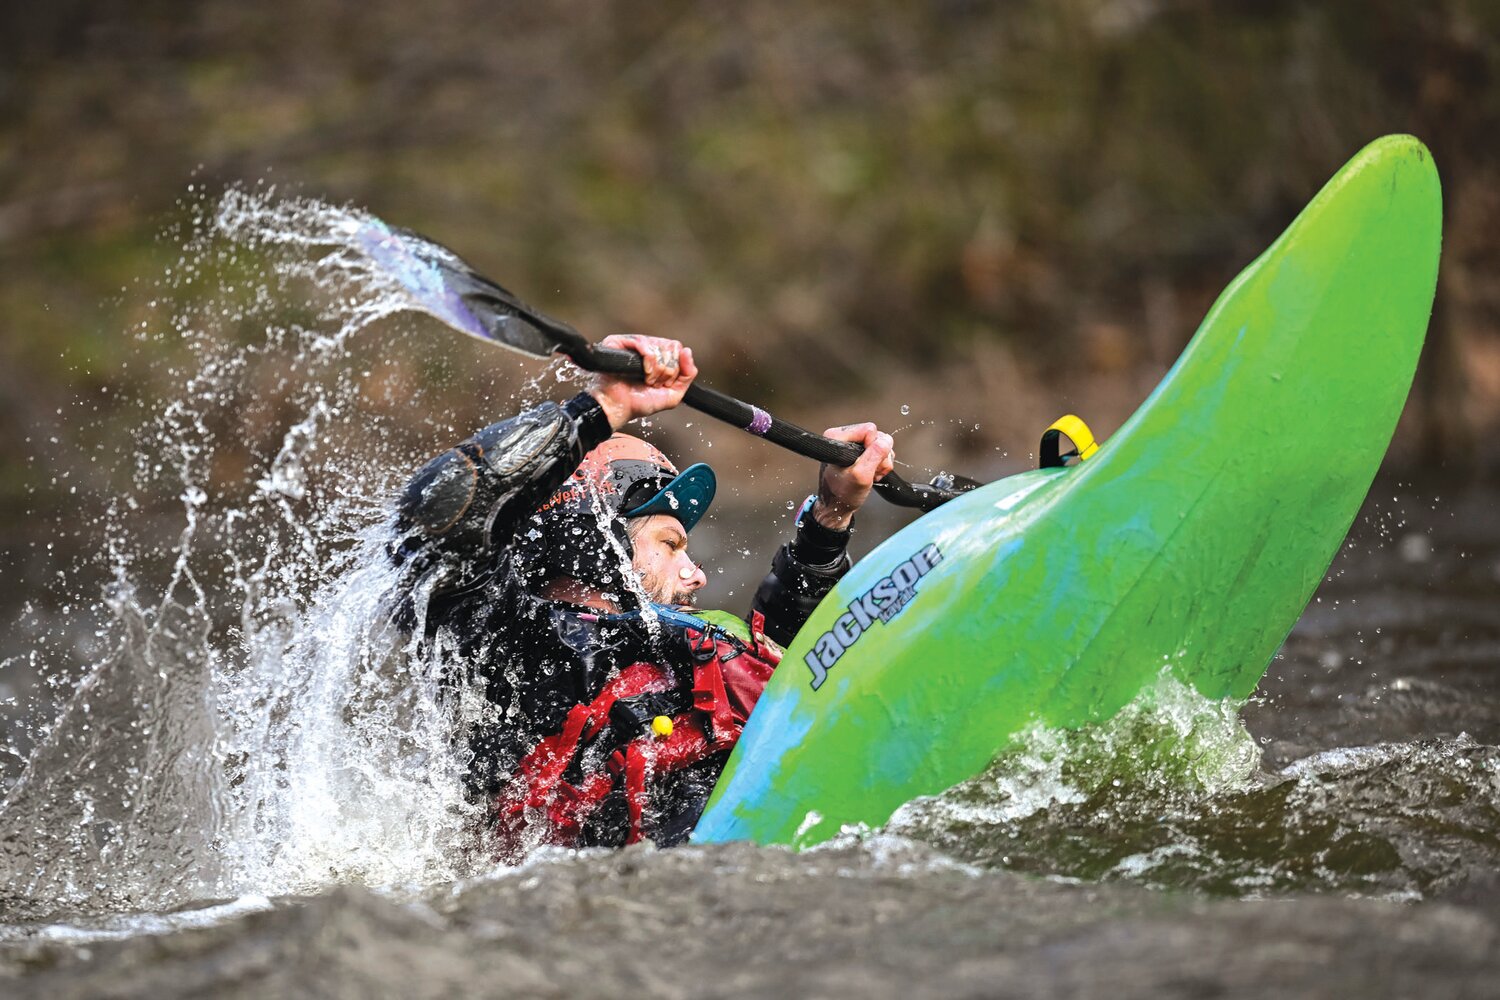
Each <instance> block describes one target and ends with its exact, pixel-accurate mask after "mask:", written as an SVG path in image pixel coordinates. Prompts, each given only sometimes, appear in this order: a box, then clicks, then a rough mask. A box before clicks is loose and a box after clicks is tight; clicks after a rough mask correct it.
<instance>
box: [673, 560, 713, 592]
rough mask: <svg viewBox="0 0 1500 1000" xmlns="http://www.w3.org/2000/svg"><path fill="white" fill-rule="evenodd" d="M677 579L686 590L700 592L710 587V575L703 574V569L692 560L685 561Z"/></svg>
mask: <svg viewBox="0 0 1500 1000" xmlns="http://www.w3.org/2000/svg"><path fill="white" fill-rule="evenodd" d="M677 579H678V580H680V581H681V582H682V586H683V589H684V590H698V589H699V588H701V587H706V586H708V575H707V574H706V573H704V572H703V567H702V566H699V565H698V564H697V563H695V562H693V561H692V560H691V559H688V560H684V562H683V565H682V567H681V568H680V569H678V571H677Z"/></svg>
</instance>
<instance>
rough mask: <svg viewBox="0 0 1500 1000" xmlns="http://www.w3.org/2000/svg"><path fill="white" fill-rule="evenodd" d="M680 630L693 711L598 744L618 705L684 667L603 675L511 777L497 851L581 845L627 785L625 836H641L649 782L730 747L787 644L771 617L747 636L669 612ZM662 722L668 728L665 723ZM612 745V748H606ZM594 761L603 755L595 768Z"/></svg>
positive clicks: (668, 686) (518, 855) (512, 858)
mask: <svg viewBox="0 0 1500 1000" xmlns="http://www.w3.org/2000/svg"><path fill="white" fill-rule="evenodd" d="M665 624H666V625H668V626H669V627H679V628H681V629H682V633H683V636H684V638H685V639H686V640H687V647H688V655H689V657H690V658H691V660H692V673H691V679H692V687H691V688H690V689H687V690H684V691H683V693H685V694H690V695H691V705H692V707H691V708H690V709H686V710H684V711H679V712H676V713H674V714H673V715H672V716H670V719H671V727H670V730H669V732H667V733H666V734H665V735H659V734H658V733H657V732H654V731H653V730H652V729H651V728H647V730H646V732H645V733H644V734H642V735H639V736H633V737H632V738H628V739H625V740H623V741H621V742H617V743H615V742H614V739H616V738H617V737H618V734H614V733H610V736H611V739H610V742H612V743H614V745H613V749H612V750H611V749H610V747H609V746H602V747H599V748H598V749H599V751H600V752H598V753H588V751H594V750H595V746H594V744H595V742H596V738H598V737H600V735H601V733H605V732H606V726H607V724H609V723H610V721H611V718H610V710H611V709H612V708H614V707H615V704H616V702H619V701H621V700H623V699H628V698H636V697H638V696H641V695H649V694H658V693H667V692H673V691H677V690H679V689H681V688H682V687H683V685H682V682H680V681H678V680H676V678H677V677H678V676H684V675H685V673H686V672H685V671H677V672H674V671H673V670H671V669H669V668H668V667H665V666H662V665H660V664H654V663H632V664H630V665H629V666H627V667H625V668H623V669H622V670H620V671H619V673H617V674H615V676H613V677H612V678H610V680H609V681H607V682H606V683H605V685H604V687H603V688H602V689H601V690H600V692H599V693H598V694H597V695H596V696H595V697H594V699H593V700H592V701H590V702H588V703H587V704H578V705H574V706H573V708H572V709H571V710H569V712H568V715H567V718H566V720H565V721H564V723H563V727H562V729H561V731H559V732H556V733H553V734H551V735H549V736H546V737H544V738H543V739H542V740H541V741H540V742H539V743H538V744H537V745H536V747H535V748H533V749H532V751H531V752H530V753H528V754H527V755H526V756H525V757H523V758H522V759H521V762H520V763H519V764H518V765H517V766H516V769H515V771H514V772H512V774H511V779H510V782H509V783H508V784H507V785H506V787H505V789H504V791H502V792H501V793H500V795H499V797H498V798H497V800H496V802H495V832H496V837H497V847H498V849H499V855H500V858H501V859H502V860H504V861H506V862H508V863H511V864H514V863H517V862H519V861H520V860H521V859H522V858H523V857H524V856H525V855H526V853H527V852H528V851H529V850H530V849H532V848H535V847H539V846H541V845H543V844H551V845H556V846H560V847H574V846H577V844H578V841H579V837H580V834H581V833H582V832H583V829H584V824H585V823H586V822H587V821H588V819H589V816H590V814H591V813H593V812H594V810H595V809H597V808H598V806H599V805H600V803H602V802H603V801H604V799H605V798H606V796H608V795H609V794H610V793H611V792H613V791H614V790H615V788H617V787H619V788H621V789H623V792H624V797H625V805H626V810H627V814H628V817H629V826H628V831H627V834H626V841H625V842H626V843H627V844H634V843H637V842H638V841H640V839H641V838H642V836H643V821H644V819H645V817H646V810H647V804H648V802H649V800H650V795H649V791H650V786H651V783H652V781H653V780H654V779H659V778H661V777H664V776H666V775H668V774H671V773H673V772H675V771H679V770H681V769H683V768H686V767H688V766H690V765H692V764H696V763H698V762H699V761H701V760H703V759H704V758H706V757H709V756H711V755H712V754H716V753H719V752H720V751H723V750H728V749H729V748H731V747H733V746H734V744H735V742H736V741H738V740H739V738H740V731H741V730H742V729H743V728H744V725H745V722H746V720H747V719H749V718H750V712H751V710H753V709H754V708H755V702H756V700H757V699H759V698H760V693H761V691H763V690H764V689H765V686H766V682H767V681H768V680H770V678H771V674H772V672H773V671H775V669H776V665H777V664H778V663H780V662H781V655H782V651H781V649H780V647H778V646H777V645H776V644H775V643H773V642H771V641H770V640H769V639H767V638H766V637H765V634H764V629H765V619H764V617H763V616H762V615H761V614H760V612H758V611H757V612H755V613H754V614H752V616H751V620H750V630H749V641H748V642H746V641H744V640H742V639H741V638H739V637H738V636H736V635H733V634H731V633H730V632H729V631H727V630H726V629H725V628H723V627H721V626H720V625H717V624H713V623H711V622H709V621H706V620H704V619H702V618H699V617H697V616H696V615H687V614H683V613H681V612H673V613H672V614H671V616H670V618H669V619H667V620H666V622H665ZM661 728H663V729H666V728H667V727H666V726H662V727H661ZM604 750H609V751H610V752H609V753H608V754H605V753H603V752H602V751H604ZM576 760H582V761H583V763H584V771H583V774H582V777H581V778H579V779H578V780H576V781H573V782H569V781H565V780H563V776H564V774H566V773H567V772H568V770H569V769H570V768H571V767H572V766H573V764H574V762H575V761H576ZM590 761H599V763H594V764H592V766H589V763H590Z"/></svg>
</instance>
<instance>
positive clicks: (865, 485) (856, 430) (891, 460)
mask: <svg viewBox="0 0 1500 1000" xmlns="http://www.w3.org/2000/svg"><path fill="white" fill-rule="evenodd" d="M823 433H824V434H825V435H826V436H828V437H831V438H833V439H834V440H835V441H853V442H854V443H855V444H857V445H859V446H861V447H862V448H864V454H862V455H860V456H859V459H858V460H857V461H856V462H855V463H854V464H853V465H851V466H849V467H848V468H847V469H841V468H839V467H838V466H836V465H825V466H823V470H822V472H821V473H820V474H819V476H818V499H817V501H816V502H815V503H814V504H813V507H812V515H813V517H814V518H815V519H816V520H817V522H818V523H819V524H821V525H822V526H823V527H825V528H832V529H833V530H835V531H842V530H844V529H845V528H847V527H849V522H850V520H852V519H853V517H854V512H855V511H857V510H859V508H861V507H863V506H864V503H865V501H866V500H868V499H869V498H870V488H871V487H872V486H874V485H875V483H876V482H877V481H879V480H880V479H882V478H884V477H885V475H886V473H888V472H890V471H891V470H892V469H894V468H895V467H896V451H895V447H896V446H895V442H894V441H892V440H891V436H890V435H889V434H887V433H885V432H884V431H882V430H881V429H880V428H878V427H876V426H875V425H874V424H869V423H866V424H851V425H849V426H847V427H830V428H828V429H827V430H826V431H824V432H823Z"/></svg>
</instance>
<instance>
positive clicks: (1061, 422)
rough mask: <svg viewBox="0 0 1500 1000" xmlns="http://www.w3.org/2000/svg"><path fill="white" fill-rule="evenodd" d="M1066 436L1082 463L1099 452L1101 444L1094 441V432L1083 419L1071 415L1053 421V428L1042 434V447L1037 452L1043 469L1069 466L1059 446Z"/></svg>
mask: <svg viewBox="0 0 1500 1000" xmlns="http://www.w3.org/2000/svg"><path fill="white" fill-rule="evenodd" d="M1064 435H1066V436H1067V438H1068V440H1070V441H1072V442H1073V447H1074V449H1075V452H1076V454H1077V455H1078V460H1079V461H1080V462H1083V461H1086V460H1087V459H1088V458H1089V457H1090V456H1091V455H1093V454H1094V452H1096V451H1098V450H1099V442H1098V441H1095V440H1094V432H1093V431H1091V430H1089V425H1088V424H1086V423H1084V422H1083V419H1082V418H1081V417H1077V416H1074V415H1073V414H1071V413H1069V414H1067V415H1065V416H1061V417H1058V418H1057V419H1056V420H1054V421H1052V426H1051V427H1048V428H1047V429H1046V430H1045V431H1043V432H1042V446H1041V448H1040V449H1038V452H1037V457H1038V458H1039V459H1040V465H1041V467H1042V468H1044V469H1056V468H1060V467H1061V466H1063V465H1066V464H1067V461H1066V459H1067V457H1068V456H1067V455H1064V454H1063V453H1062V449H1061V447H1060V446H1059V444H1058V441H1059V439H1060V438H1062V437H1063V436H1064ZM1075 452H1069V453H1068V454H1069V455H1071V454H1074V453H1075Z"/></svg>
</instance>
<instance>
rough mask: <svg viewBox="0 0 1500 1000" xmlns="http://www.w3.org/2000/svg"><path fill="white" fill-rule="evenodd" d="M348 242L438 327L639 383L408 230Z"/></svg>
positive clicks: (777, 438)
mask: <svg viewBox="0 0 1500 1000" xmlns="http://www.w3.org/2000/svg"><path fill="white" fill-rule="evenodd" d="M353 236H354V239H355V241H356V242H357V243H358V245H359V247H360V249H361V250H362V251H363V252H364V253H365V255H366V256H367V257H368V258H369V259H370V260H371V261H372V262H373V263H374V264H375V265H376V266H377V267H378V268H380V270H381V271H382V272H384V273H385V274H387V275H389V276H390V277H391V278H392V279H394V280H395V281H396V282H398V283H399V284H400V286H401V287H402V288H403V289H404V290H405V291H406V293H407V295H408V296H409V298H410V299H411V303H412V307H413V308H415V309H418V310H420V311H422V312H425V313H428V314H429V315H431V316H433V317H435V318H437V319H439V320H442V321H443V322H444V323H445V324H447V325H448V326H449V327H451V328H452V329H454V330H457V331H459V332H460V333H466V334H468V335H469V336H471V337H477V338H478V339H480V340H483V341H487V342H489V343H492V344H499V345H500V346H501V347H506V348H509V349H510V350H513V351H517V352H519V353H521V354H524V355H526V356H528V357H533V358H550V357H552V356H553V355H557V354H561V355H563V356H565V357H567V358H568V359H569V360H570V361H572V362H573V363H574V364H575V365H577V366H578V367H579V368H582V369H584V370H585V371H590V372H599V373H602V374H607V375H622V376H634V377H636V378H642V377H644V375H645V367H644V364H643V363H642V361H641V356H640V355H639V354H636V353H635V352H633V351H619V350H612V349H610V348H606V347H597V346H595V345H594V344H591V343H589V341H588V340H587V339H585V338H584V336H583V335H582V334H581V333H579V332H578V331H577V330H575V329H574V328H573V327H571V326H569V325H568V324H567V323H564V322H562V321H560V320H555V319H552V318H551V317H549V316H546V315H543V314H542V313H540V312H538V311H537V310H535V309H533V308H531V307H530V306H528V305H526V304H525V303H523V302H522V301H521V300H520V299H518V298H516V297H515V296H514V295H512V294H511V293H510V292H508V291H506V290H505V289H504V288H502V287H500V286H499V285H497V284H495V282H493V281H491V280H490V279H488V278H486V277H484V276H483V275H481V274H479V273H477V272H476V271H475V270H474V269H473V268H472V267H470V266H469V265H468V264H467V263H465V262H464V260H463V258H461V257H459V256H458V255H457V254H455V253H454V252H453V251H451V250H449V249H448V248H447V247H444V246H442V245H440V244H438V243H434V242H433V241H432V240H429V239H427V238H426V237H424V236H420V235H418V234H417V233H414V232H412V231H411V230H408V229H394V228H392V227H390V226H387V225H385V224H384V223H383V222H381V221H380V220H379V219H376V218H373V217H367V218H366V221H364V222H363V223H361V224H360V225H359V226H358V227H357V228H356V229H355V231H354V233H353ZM683 402H684V403H686V404H687V405H688V406H691V407H692V408H693V409H695V410H699V411H701V412H703V413H706V414H708V415H709V416H711V417H714V418H716V419H718V420H722V421H724V422H725V423H727V424H733V425H734V426H736V427H738V428H740V429H741V430H745V431H748V432H750V433H751V434H754V435H757V436H758V437H763V438H765V439H766V440H768V441H770V442H771V443H773V444H778V445H780V446H781V447H783V448H786V449H788V450H790V451H794V452H796V453H797V454H799V455H803V456H805V457H807V458H812V459H816V460H817V461H819V462H826V463H828V464H829V465H838V466H850V465H853V464H854V463H855V461H856V460H858V458H859V456H860V455H861V454H862V453H863V449H862V448H860V446H859V445H857V444H854V443H853V442H850V441H835V440H833V439H832V438H827V437H824V436H823V435H821V434H814V433H813V432H811V431H809V430H806V429H804V428H802V427H799V426H797V425H796V424H793V423H790V422H788V421H785V420H782V419H780V418H778V417H773V416H772V415H771V414H770V413H767V412H766V411H765V410H763V409H761V408H760V407H758V406H753V405H751V404H749V403H746V402H743V401H741V400H738V399H735V398H734V397H733V396H729V395H726V394H724V393H722V392H719V391H717V390H715V389H710V388H709V387H707V386H705V385H702V384H700V383H698V382H696V381H695V382H694V383H693V384H692V385H691V386H690V387H689V388H688V391H687V394H686V395H685V396H684V397H683ZM979 485H981V484H980V483H978V482H976V481H975V480H972V479H966V478H964V477H962V476H955V475H951V474H946V473H945V474H943V475H940V476H938V477H936V478H935V479H934V480H933V481H932V482H931V483H909V482H907V481H906V480H904V479H902V478H901V477H900V476H899V475H897V474H896V473H895V472H890V473H887V474H886V476H885V478H883V479H881V480H880V481H879V482H877V483H876V484H875V489H876V491H877V492H878V493H879V494H880V495H881V496H883V497H884V498H885V499H886V500H888V501H889V502H891V503H894V504H897V505H898V506H902V507H914V508H917V509H918V510H923V511H927V510H933V509H934V508H937V507H939V506H941V505H942V504H944V503H947V502H948V501H949V500H952V499H953V498H954V497H956V496H959V495H960V494H963V493H966V492H968V491H969V490H972V489H974V488H975V487H977V486H979Z"/></svg>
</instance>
